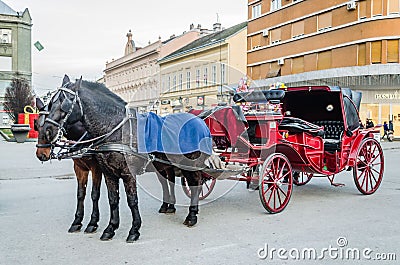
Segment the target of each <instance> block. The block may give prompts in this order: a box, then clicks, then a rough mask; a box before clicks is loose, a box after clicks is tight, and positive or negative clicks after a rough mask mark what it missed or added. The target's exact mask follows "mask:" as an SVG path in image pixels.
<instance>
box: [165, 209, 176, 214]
mask: <svg viewBox="0 0 400 265" xmlns="http://www.w3.org/2000/svg"><path fill="white" fill-rule="evenodd" d="M175 212H176V209H175V207H174V208H168V209H167V211H166V212H165V213H166V214H174V213H175Z"/></svg>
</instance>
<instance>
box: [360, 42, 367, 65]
mask: <svg viewBox="0 0 400 265" xmlns="http://www.w3.org/2000/svg"><path fill="white" fill-rule="evenodd" d="M366 52H367V48H366V45H365V43H362V44H359V45H358V65H359V66H363V65H365V64H366V56H365V55H366Z"/></svg>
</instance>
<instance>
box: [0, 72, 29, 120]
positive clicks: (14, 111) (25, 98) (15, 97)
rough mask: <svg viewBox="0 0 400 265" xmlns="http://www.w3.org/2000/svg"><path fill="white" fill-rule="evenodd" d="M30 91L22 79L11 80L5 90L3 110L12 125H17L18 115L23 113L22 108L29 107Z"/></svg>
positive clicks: (25, 81)
mask: <svg viewBox="0 0 400 265" xmlns="http://www.w3.org/2000/svg"><path fill="white" fill-rule="evenodd" d="M32 100H33V94H32V90H31V88H30V86H29V83H28V81H27V80H26V79H24V78H13V79H12V80H11V84H10V85H9V86H8V87H7V88H6V94H5V102H4V110H5V111H6V112H7V114H8V116H10V118H11V120H12V121H13V122H14V123H18V113H24V108H25V106H27V105H31V103H32Z"/></svg>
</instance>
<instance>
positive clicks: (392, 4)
mask: <svg viewBox="0 0 400 265" xmlns="http://www.w3.org/2000/svg"><path fill="white" fill-rule="evenodd" d="M399 12H400V0H389V14H398V13H399Z"/></svg>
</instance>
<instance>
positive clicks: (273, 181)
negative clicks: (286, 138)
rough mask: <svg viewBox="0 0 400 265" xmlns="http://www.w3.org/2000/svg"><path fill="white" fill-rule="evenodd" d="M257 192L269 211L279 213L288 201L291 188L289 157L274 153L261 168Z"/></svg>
mask: <svg viewBox="0 0 400 265" xmlns="http://www.w3.org/2000/svg"><path fill="white" fill-rule="evenodd" d="M260 173H261V176H260V183H259V187H260V188H259V194H260V200H261V203H262V205H263V206H264V208H265V209H266V210H267V211H268V212H269V213H279V212H281V211H283V209H285V207H286V205H287V204H288V203H289V200H290V196H291V195H292V190H293V172H292V167H291V165H290V162H289V159H287V157H286V156H285V155H283V154H280V153H274V154H272V155H270V156H269V157H268V158H267V159H266V160H265V162H264V164H263V166H262V169H261V172H260Z"/></svg>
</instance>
